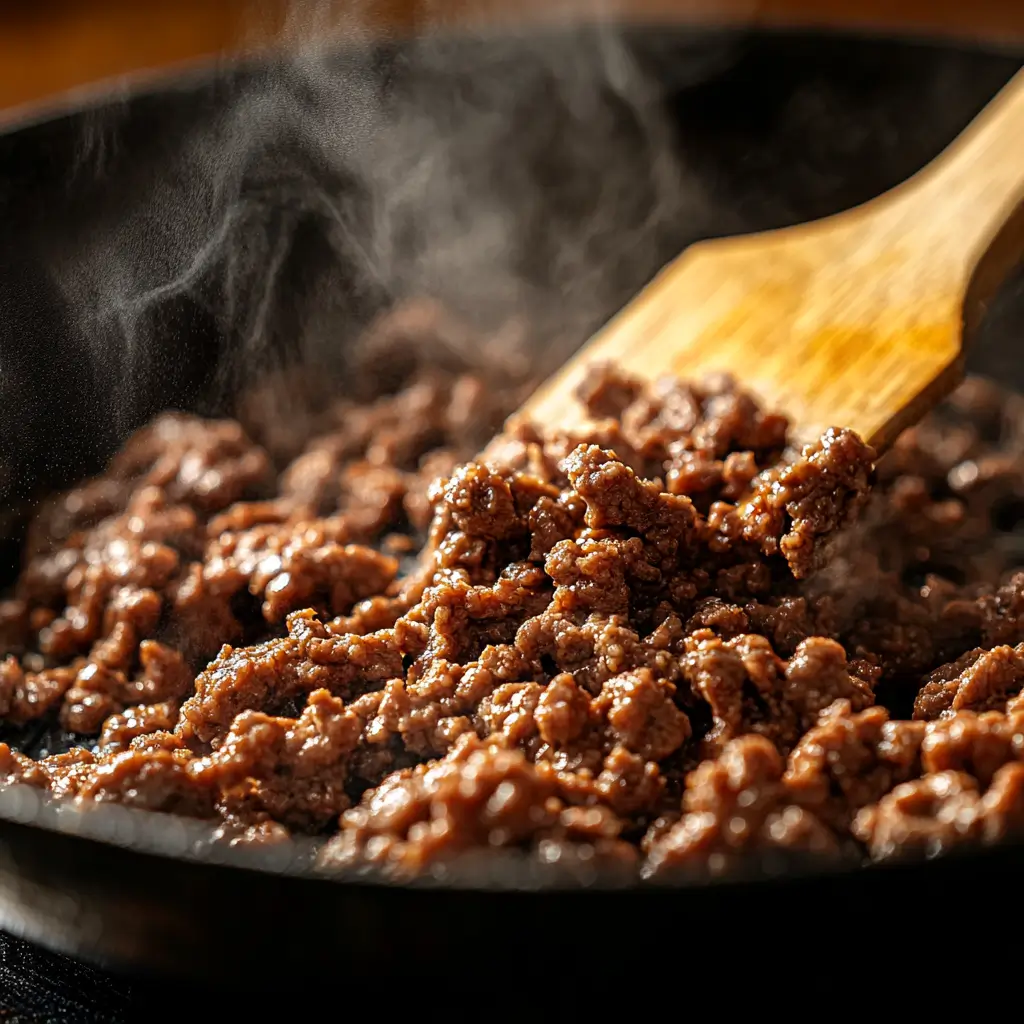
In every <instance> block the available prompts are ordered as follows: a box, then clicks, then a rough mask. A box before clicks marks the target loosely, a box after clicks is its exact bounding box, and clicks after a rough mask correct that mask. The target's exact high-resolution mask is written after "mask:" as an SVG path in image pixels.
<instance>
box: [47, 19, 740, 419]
mask: <svg viewBox="0 0 1024 1024" xmlns="http://www.w3.org/2000/svg"><path fill="white" fill-rule="evenodd" d="M316 24H317V23H316V21H315V19H311V16H310V15H309V11H308V8H307V20H306V21H304V22H303V23H302V24H300V25H298V26H297V27H296V29H295V30H294V31H293V36H292V39H293V43H294V45H293V48H292V51H291V53H290V54H289V56H288V57H286V58H285V59H283V60H281V61H279V62H276V63H275V64H273V65H272V66H264V67H261V68H255V69H251V70H249V71H247V72H245V73H244V74H243V75H242V76H241V78H240V79H239V80H238V81H236V82H235V83H233V84H232V83H228V82H225V83H224V84H223V85H219V86H218V87H217V89H216V90H215V92H216V98H215V101H214V102H212V103H211V104H209V109H207V110H205V111H203V112H202V114H201V116H199V117H198V118H195V117H192V119H191V120H188V119H185V118H184V117H178V118H176V117H174V116H171V117H165V118H164V119H162V120H161V121H160V122H159V123H153V124H152V125H151V126H150V131H153V132H155V131H162V132H164V133H165V134H164V136H163V137H162V138H160V139H159V140H158V141H157V142H156V143H155V144H154V145H153V146H152V147H151V149H152V156H151V157H150V158H149V161H148V162H144V163H143V164H142V165H140V167H139V168H138V172H137V174H136V175H135V184H137V185H138V186H139V187H138V188H136V189H128V190H125V191H123V192H122V191H120V190H119V194H118V195H116V196H110V195H106V196H104V195H102V191H101V189H100V188H97V189H96V192H97V195H98V196H99V197H100V198H98V199H97V201H99V202H103V203H107V204H110V205H111V207H112V209H111V210H109V211H108V213H109V214H110V215H109V216H105V217H101V218H96V222H97V223H99V224H100V225H101V227H100V233H99V234H96V233H94V234H92V235H90V236H89V237H88V238H81V239H79V241H78V244H77V245H75V246H73V247H72V248H71V250H70V252H69V253H68V255H67V258H66V261H65V263H64V264H63V265H61V266H59V267H57V268H56V273H57V277H58V281H59V285H60V287H61V289H62V290H63V291H64V294H65V295H66V297H67V299H68V301H69V303H70V305H71V306H72V308H73V309H74V310H76V311H77V313H78V318H79V322H80V327H81V330H82V332H83V334H84V335H85V337H86V338H87V340H88V347H89V350H90V352H91V353H92V358H93V360H94V363H95V367H96V369H97V372H98V374H99V376H100V378H101V379H102V380H103V381H106V382H108V385H109V388H110V394H111V403H112V408H111V414H112V415H113V416H114V420H115V423H116V428H117V432H118V433H120V434H123V433H124V432H126V431H127V430H129V429H131V428H132V427H133V426H135V425H137V423H138V422H140V421H141V420H142V419H144V418H145V417H146V416H147V415H150V414H152V412H153V411H155V410H156V409H157V408H159V407H161V406H162V405H163V404H166V402H167V401H171V402H179V403H181V402H184V403H187V404H193V405H195V404H198V405H199V406H200V407H204V406H207V407H209V408H221V407H224V406H226V405H228V404H230V399H231V397H232V396H233V395H235V394H237V393H238V391H239V389H241V388H243V387H244V386H246V385H247V384H249V383H251V382H252V381H253V380H255V379H257V378H258V377H259V376H260V375H261V374H264V373H266V372H267V371H269V370H273V369H275V368H280V367H283V366H312V367H315V368H316V369H317V372H318V373H322V374H324V375H327V376H329V378H330V379H331V380H332V381H335V382H336V385H337V387H338V388H344V387H345V383H346V379H347V374H346V367H347V366H349V365H350V364H351V361H352V357H353V348H352V346H353V344H354V342H355V339H357V338H358V337H359V336H360V333H361V332H362V331H363V330H364V328H365V327H366V325H367V324H369V323H370V322H371V321H372V320H373V319H374V318H375V317H377V316H378V315H380V314H381V313H382V312H383V311H385V310H387V309H389V308H391V307H393V306H395V305H396V304H401V303H403V302H405V301H407V300H413V299H419V298H422V297H427V298H430V299H434V300H437V301H438V302H440V303H441V304H442V305H443V306H444V307H445V308H446V309H449V310H451V311H452V312H453V313H455V314H457V315H458V316H459V317H461V318H462V319H464V320H465V321H466V322H467V323H470V324H472V325H473V327H474V329H477V330H479V331H480V332H481V335H493V336H495V337H498V338H505V339H509V340H508V344H509V345H513V344H515V343H516V341H515V339H518V344H520V346H522V345H525V346H526V349H525V351H526V355H527V358H528V359H529V360H530V361H531V362H532V364H533V365H532V368H533V369H534V370H535V371H536V372H537V373H546V372H549V371H550V370H551V369H553V368H554V367H555V366H556V365H557V364H558V363H559V362H561V361H562V360H564V358H565V357H566V356H567V355H568V354H569V353H570V352H571V351H572V349H573V348H574V347H575V346H577V345H578V344H579V343H580V342H581V341H583V340H584V339H585V338H586V337H587V336H588V335H589V334H590V333H591V332H592V331H593V329H594V328H595V327H597V326H599V325H600V323H601V322H602V321H603V320H604V319H606V318H607V317H608V316H609V315H610V314H611V313H613V312H614V311H615V310H616V309H617V308H618V307H619V306H620V305H621V304H622V303H623V302H624V301H625V300H626V299H627V298H628V297H629V296H630V295H631V294H632V293H633V292H635V291H636V290H637V288H638V287H640V286H641V285H642V284H643V283H644V282H645V281H646V280H647V279H649V277H650V276H651V275H652V274H653V273H654V272H655V271H656V270H657V268H658V267H659V266H660V265H661V264H662V263H664V262H665V261H666V260H667V259H669V258H670V257H671V256H672V255H674V254H675V252H677V251H678V249H679V247H680V242H681V241H688V240H689V239H690V238H692V237H697V236H700V235H701V234H705V233H707V232H708V231H709V230H710V227H711V222H710V212H709V211H710V205H711V204H710V203H708V202H707V198H706V196H705V195H704V192H703V189H702V187H701V185H700V184H699V183H698V182H697V180H696V179H695V178H694V176H693V175H691V174H690V173H689V172H688V171H687V169H686V167H685V166H684V165H683V163H682V162H681V160H680V159H679V157H678V155H677V148H678V147H677V146H676V140H674V139H673V136H672V130H671V128H670V126H669V125H668V123H667V122H666V120H665V118H664V115H663V111H662V106H661V100H662V98H663V96H662V91H663V90H664V89H665V88H666V78H665V75H664V68H662V69H661V72H662V73H661V74H659V75H658V76H657V83H658V84H657V86H656V85H655V78H654V76H652V75H650V74H649V73H648V72H646V71H645V70H644V68H643V67H642V66H641V62H640V61H639V60H638V58H637V49H636V46H635V45H633V46H628V45H627V44H626V43H625V42H624V41H623V39H622V38H621V37H620V35H619V34H618V33H617V32H616V31H615V30H614V29H612V28H611V27H609V26H602V25H596V26H595V25H591V26H590V27H588V28H576V29H573V30H572V31H570V32H565V31H549V32H543V33H535V34H533V35H530V36H525V35H521V36H514V35H509V34H502V35H501V37H494V38H489V39H488V38H483V37H480V36H477V37H475V38H469V37H468V36H463V37H458V38H456V37H452V36H449V37H440V36H437V37H426V38H421V39H418V40H415V41H412V42H407V43H403V44H402V45H400V46H399V45H392V44H379V45H374V46H366V45H362V44H356V45H345V44H341V45H339V46H334V47H330V48H325V47H324V46H323V45H321V44H320V43H318V42H317V39H316V35H317V33H316V32H315V31H314V30H313V29H311V28H310V26H314V27H315V25H316ZM647 45H648V49H649V51H650V53H651V54H653V57H654V59H655V60H656V59H657V53H656V47H657V41H656V40H652V41H649V43H648V44H647ZM699 53H700V57H699V58H697V59H695V60H694V61H693V63H692V64H690V65H688V64H687V62H686V61H685V60H684V61H679V60H678V41H676V54H677V56H676V66H675V69H674V77H675V83H672V82H668V83H667V84H669V85H671V84H678V83H679V82H680V81H682V79H684V78H686V77H687V76H689V77H690V78H694V77H699V76H701V75H703V74H706V73H707V72H708V70H709V62H710V65H711V66H712V67H713V66H714V65H715V64H716V62H717V61H718V60H719V59H720V57H721V50H720V49H718V48H716V47H714V46H711V47H709V46H708V45H707V42H706V40H705V42H704V44H703V45H702V47H701V49H700V51H699ZM134 116H138V115H134ZM126 117H127V115H126V114H125V113H124V112H123V111H122V112H120V113H115V114H106V115H104V116H103V117H98V118H94V119H93V120H92V122H91V123H90V124H89V127H88V131H87V132H86V135H85V137H84V138H83V146H82V150H81V152H80V154H79V158H78V160H77V162H76V168H75V170H76V174H77V176H78V177H79V178H81V177H83V176H89V175H91V176H92V177H93V179H95V180H96V181H98V182H99V183H100V185H102V180H103V176H104V175H105V174H106V173H107V169H108V168H109V167H110V166H112V165H116V164H117V160H118V149H119V144H118V138H119V134H120V133H121V132H124V131H126V130H130V129H131V128H132V126H131V125H128V124H126ZM120 180H122V181H123V180H124V168H123V167H122V168H121V175H120ZM681 233H682V235H683V236H684V237H683V238H682V239H681V238H680V234H681ZM175 382H177V386H178V388H179V392H180V393H179V394H177V395H176V394H174V393H173V388H174V385H175ZM169 391H170V392H171V393H170V394H168V392H169Z"/></svg>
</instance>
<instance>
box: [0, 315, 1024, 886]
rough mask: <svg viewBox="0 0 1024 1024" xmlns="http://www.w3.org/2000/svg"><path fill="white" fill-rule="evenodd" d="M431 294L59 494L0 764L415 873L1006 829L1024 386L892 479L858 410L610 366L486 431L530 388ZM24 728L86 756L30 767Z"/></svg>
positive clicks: (902, 447) (886, 847) (974, 835)
mask: <svg viewBox="0 0 1024 1024" xmlns="http://www.w3.org/2000/svg"><path fill="white" fill-rule="evenodd" d="M439 315H440V314H439V313H438V312H437V311H436V310H433V311H431V310H426V311H425V310H424V309H420V310H418V311H414V313H413V314H409V313H405V314H402V315H400V316H399V317H398V318H397V319H396V320H392V321H389V322H386V323H384V324H382V325H379V326H378V328H377V330H378V334H377V343H376V348H374V346H372V345H371V346H370V349H371V351H372V352H374V353H375V356H374V358H375V359H377V360H378V364H379V365H378V366H377V370H375V371H374V372H373V373H371V374H369V375H363V376H359V375H358V374H355V375H354V379H353V385H352V392H351V394H349V395H348V396H347V397H345V398H342V399H334V400H332V401H323V402H320V404H319V405H318V404H316V403H315V402H314V401H313V400H312V398H310V401H309V402H308V403H307V404H306V405H305V406H302V405H301V403H299V405H300V406H301V407H298V406H297V407H295V408H294V411H293V414H290V415H285V414H284V412H283V411H282V410H283V409H284V406H283V405H282V403H283V402H284V400H285V398H286V397H287V395H288V394H290V393H291V392H290V391H289V390H288V389H289V388H291V389H292V390H293V391H295V394H301V389H300V387H299V382H298V379H297V378H295V379H292V378H289V380H288V381H287V382H279V383H278V385H277V387H276V390H275V388H273V387H272V388H270V390H265V391H264V392H262V393H261V395H256V396H254V397H253V398H252V400H251V401H250V402H249V404H248V406H247V411H244V413H243V418H244V419H245V421H246V424H247V426H246V427H243V425H242V423H241V422H235V421H205V420H202V419H199V418H197V417H193V416H185V415H181V414H167V415H164V416H162V417H160V418H158V419H157V420H155V421H154V422H153V423H152V424H150V425H149V426H148V427H146V428H145V429H143V430H142V431H140V432H138V433H137V434H136V435H134V436H133V437H132V438H131V439H130V440H129V441H128V443H127V444H126V446H125V447H124V449H123V451H122V452H121V453H120V454H119V455H118V456H117V457H116V458H115V459H114V460H113V461H112V463H111V465H110V467H109V469H108V471H107V472H106V473H105V474H104V475H103V476H101V477H99V478H97V479H95V480H91V481H86V482H85V483H83V484H82V485H81V486H79V487H78V488H76V489H75V490H73V491H71V492H69V493H68V494H66V495H63V496H61V497H57V498H54V499H53V500H51V501H49V502H47V503H46V504H45V505H44V506H42V507H41V508H40V510H39V513H38V515H37V517H36V519H35V521H34V523H33V524H32V527H31V529H30V531H29V534H28V540H27V543H26V550H25V562H24V567H23V571H22V573H21V575H20V577H19V579H18V582H17V584H16V586H15V588H14V591H13V593H12V594H10V595H9V596H8V599H7V600H5V601H4V602H3V603H2V604H0V640H2V642H3V644H4V648H3V650H2V652H0V653H2V654H3V655H4V658H3V660H2V661H0V717H2V719H3V723H4V724H3V726H2V728H3V730H6V731H5V732H3V733H0V736H2V738H3V739H5V740H7V741H8V742H5V743H0V777H3V778H6V779H7V780H8V781H9V782H12V783H13V782H20V783H24V784H28V785H32V786H35V787H37V788H41V789H46V790H49V791H51V792H52V793H54V794H57V795H59V796H62V797H65V798H68V799H74V800H77V801H80V802H83V803H87V802H89V801H119V802H122V803H127V804H130V805H132V806H138V807H144V808H147V809H149V810H156V811H164V812H173V813H178V814H186V815H191V816H193V817H198V818H203V819H208V820H210V821H211V822H212V823H213V826H214V827H215V828H216V830H217V835H219V836H220V837H221V838H222V839H223V841H225V842H230V843H269V842H274V843H279V842H286V841H288V837H289V836H290V835H291V834H293V833H296V832H303V833H312V834H317V835H321V836H324V837H326V840H327V841H326V843H325V845H324V849H323V853H322V856H321V865H322V867H323V868H324V869H325V870H333V869H337V868H340V867H343V866H355V865H366V864H372V865H377V866H379V867H381V868H384V869H386V870H388V871H391V872H394V873H398V874H401V875H409V874H415V873H417V872H419V871H421V870H424V869H427V868H428V867H430V866H431V865H434V864H436V863H437V862H439V861H445V860H448V859H450V858H452V857H455V856H456V855H460V854H465V853H470V852H474V851H477V852H480V851H485V850H490V849H494V848H501V849H514V850H519V851H525V852H526V854H527V855H529V856H531V857H534V858H537V859H539V860H540V861H542V862H544V863H556V862H558V863H561V862H565V861H570V862H582V861H588V862H592V863H594V862H598V863H615V864H617V865H620V866H621V865H627V866H628V867H629V868H630V870H635V871H638V872H639V873H641V874H643V875H646V876H654V877H657V878H659V879H660V878H664V877H667V876H670V875H671V874H672V872H673V871H675V870H702V871H707V870H710V871H712V872H722V871H726V870H729V869H731V868H732V867H734V866H736V865H737V864H739V863H741V862H742V861H743V860H744V859H745V858H748V857H751V856H753V855H756V854H758V853H759V852H764V851H775V852H776V853H779V852H788V851H796V852H800V853H802V854H810V855H816V856H821V857H826V856H836V855H838V854H840V853H843V852H845V853H849V852H851V851H854V852H859V853H860V855H862V856H865V857H869V858H876V859H877V858H887V857H894V856H898V855H902V854H905V853H908V852H914V851H917V852H922V851H923V852H925V853H931V852H935V851H938V850H944V849H946V848H948V847H950V846H952V845H954V844H961V843H965V842H982V843H984V842H995V841H998V840H1000V839H1002V838H1003V837H1005V836H1007V835H1011V834H1013V833H1014V832H1015V831H1017V830H1018V829H1020V828H1022V827H1024V703H1022V697H1021V694H1022V692H1024V689H1022V688H1024V572H1015V570H1016V569H1018V568H1020V561H1021V559H1019V558H1018V552H1024V547H1022V546H1021V544H1020V541H1019V534H1018V530H1019V528H1020V527H1021V526H1024V524H1018V522H1017V520H1016V518H1015V516H1014V509H1016V508H1018V507H1019V506H1020V503H1021V502H1022V500H1024V430H1022V429H1021V428H1020V423H1021V422H1024V417H1022V416H1021V412H1022V411H1024V410H1022V408H1021V400H1019V399H1017V398H1015V397H1013V396H1006V395H1003V394H1002V393H1001V392H999V390H998V389H997V388H996V387H995V386H994V385H991V384H988V383H984V382H979V381H973V380H972V381H968V382H966V383H965V384H964V385H963V386H962V387H961V389H960V390H959V391H958V392H956V393H955V394H954V396H953V397H952V398H951V399H950V400H949V401H948V402H947V403H946V404H945V405H944V406H943V407H941V408H940V409H939V410H937V411H936V412H935V413H933V414H932V415H931V416H930V417H929V418H928V419H926V420H925V421H924V422H923V423H922V424H921V425H920V426H918V427H916V428H914V429H912V430H910V431H908V432H906V433H905V434H904V435H903V436H902V437H901V438H899V440H898V441H897V442H896V444H895V446H894V447H893V448H892V450H890V451H889V452H888V453H886V454H885V455H884V456H883V457H882V458H881V459H880V460H878V459H876V453H875V452H873V451H872V449H871V448H870V447H868V446H867V445H865V444H864V443H863V442H862V441H861V440H860V439H859V438H858V437H857V436H856V435H855V434H853V433H851V432H850V431H849V430H845V429H843V428H842V425H841V424H838V425H836V427H835V428H834V429H831V430H829V431H827V432H826V433H825V434H824V435H823V436H822V437H821V438H820V439H819V440H818V441H817V442H816V443H814V444H810V445H807V446H805V447H804V448H802V449H800V450H794V449H792V448H790V447H788V438H787V425H786V421H785V419H784V418H783V417H782V416H780V415H778V414H776V413H773V412H768V411H763V410H762V409H761V408H760V407H759V406H758V404H757V403H756V402H755V400H754V399H753V398H752V397H751V396H750V395H748V394H746V393H745V392H744V391H743V390H742V389H741V388H739V387H738V386H736V384H735V383H734V382H732V381H730V380H728V379H727V378H724V377H718V378H715V379H714V380H710V381H706V382H703V383H699V382H698V383H682V382H678V381H672V380H665V381H658V382H655V383H653V384H643V383H641V382H639V381H636V380H631V379H628V378H625V377H622V376H621V375H618V374H616V373H615V372H613V371H612V370H609V369H607V368H603V369H598V370H595V371H594V372H593V373H592V374H591V375H590V376H589V377H588V378H587V380H586V381H585V382H584V384H583V386H582V387H581V389H580V398H581V401H582V403H583V407H584V408H583V414H582V415H581V419H580V425H579V427H578V428H577V429H576V430H574V431H569V432H566V431H548V430H546V429H545V428H544V425H543V424H531V423H529V422H526V421H523V420H522V419H521V418H516V417H513V419H511V420H509V421H508V423H507V426H506V428H505V430H504V431H503V432H502V433H501V434H499V435H498V436H497V437H494V438H493V440H491V441H490V443H489V444H488V443H487V442H488V439H489V438H491V437H492V435H493V434H494V432H495V430H496V429H497V428H498V426H499V425H500V422H501V419H502V417H503V416H505V415H506V414H507V413H509V412H511V411H512V410H513V409H514V408H515V407H516V406H518V404H519V403H520V401H521V399H522V397H523V394H524V389H525V387H526V381H525V378H523V377H522V376H521V375H520V376H518V377H517V376H516V374H515V373H512V372H511V371H509V372H507V373H506V374H505V376H504V377H503V376H502V375H501V374H497V375H496V376H494V377H491V378H485V377H482V376H480V375H474V374H471V373H468V372H465V371H464V370H463V369H460V367H459V366H458V365H455V364H454V363H453V362H452V359H451V357H450V353H448V354H447V355H446V354H444V350H442V349H440V348H437V347H436V346H435V347H433V348H431V346H430V345H429V344H428V343H427V341H426V340H425V339H426V337H427V335H428V334H429V332H430V331H431V330H434V329H435V328H436V322H435V321H436V319H437V317H438V316H439ZM431 325H433V326H431ZM417 353H418V355H417ZM431 353H433V354H431ZM456 363H457V360H456ZM374 374H376V377H374ZM373 379H376V380H377V381H378V384H379V383H380V382H382V381H383V382H386V384H387V387H386V388H385V390H388V389H390V390H388V393H380V388H379V387H378V393H375V394H374V393H371V389H370V384H369V381H371V380H373ZM296 389H299V390H296ZM308 393H309V395H310V396H312V395H313V393H314V392H313V391H309V392H308ZM275 418H276V420H277V421H278V426H279V427H280V420H282V419H283V420H286V421H287V422H286V423H285V427H286V428H287V429H277V430H274V429H272V428H273V426H274V421H275ZM485 445H486V447H485ZM481 451H482V454H478V453H480V452H481ZM417 552H418V554H417ZM35 727H38V729H37V730H36V731H37V733H40V734H41V733H47V734H49V732H52V731H54V730H57V731H59V730H60V729H63V730H64V732H65V733H69V734H71V735H72V736H73V737H74V738H75V739H76V740H77V745H73V746H72V747H71V749H70V750H69V751H68V752H65V753H58V754H49V753H48V752H47V754H48V756H40V757H38V758H37V759H33V758H32V757H30V756H28V754H27V753H26V752H25V751H23V750H22V751H19V750H18V749H17V741H18V739H19V737H23V736H25V735H27V733H26V730H29V731H31V730H32V729H33V728H35ZM51 727H52V729H51ZM48 730H49V732H48Z"/></svg>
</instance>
